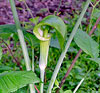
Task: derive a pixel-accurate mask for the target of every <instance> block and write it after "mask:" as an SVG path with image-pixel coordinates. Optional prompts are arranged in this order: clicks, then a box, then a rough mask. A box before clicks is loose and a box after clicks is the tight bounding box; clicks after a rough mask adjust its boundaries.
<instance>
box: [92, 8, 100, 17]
mask: <svg viewBox="0 0 100 93" xmlns="http://www.w3.org/2000/svg"><path fill="white" fill-rule="evenodd" d="M99 16H100V9H98V8H95V9H94V11H93V18H98V17H99Z"/></svg>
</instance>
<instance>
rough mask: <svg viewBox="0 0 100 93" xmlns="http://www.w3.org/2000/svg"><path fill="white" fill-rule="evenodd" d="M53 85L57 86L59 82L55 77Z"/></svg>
mask: <svg viewBox="0 0 100 93" xmlns="http://www.w3.org/2000/svg"><path fill="white" fill-rule="evenodd" d="M55 85H56V86H57V87H59V82H58V80H57V79H56V80H55Z"/></svg>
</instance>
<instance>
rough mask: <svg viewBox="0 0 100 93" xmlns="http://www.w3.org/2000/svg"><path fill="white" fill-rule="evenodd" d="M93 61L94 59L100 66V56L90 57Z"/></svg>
mask: <svg viewBox="0 0 100 93" xmlns="http://www.w3.org/2000/svg"><path fill="white" fill-rule="evenodd" d="M89 59H90V60H91V61H94V62H96V63H98V64H99V66H100V58H89Z"/></svg>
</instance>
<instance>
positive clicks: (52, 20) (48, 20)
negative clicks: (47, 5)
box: [33, 15, 66, 48]
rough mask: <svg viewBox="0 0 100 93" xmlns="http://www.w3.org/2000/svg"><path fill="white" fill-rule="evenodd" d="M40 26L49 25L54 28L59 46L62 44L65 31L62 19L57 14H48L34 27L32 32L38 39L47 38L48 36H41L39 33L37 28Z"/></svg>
mask: <svg viewBox="0 0 100 93" xmlns="http://www.w3.org/2000/svg"><path fill="white" fill-rule="evenodd" d="M41 26H50V27H52V28H54V29H55V31H56V35H57V38H58V41H59V44H60V47H61V48H62V47H63V44H64V38H65V33H66V25H65V24H64V22H63V20H62V19H61V18H60V17H58V16H54V15H49V16H47V17H45V18H44V19H43V20H42V21H41V22H40V23H39V24H38V25H36V26H35V27H34V29H33V33H34V34H35V35H36V37H37V38H38V39H40V40H48V38H43V37H42V36H41V35H40V33H39V29H40V28H41Z"/></svg>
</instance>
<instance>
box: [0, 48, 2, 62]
mask: <svg viewBox="0 0 100 93" xmlns="http://www.w3.org/2000/svg"><path fill="white" fill-rule="evenodd" d="M1 58H2V47H0V60H1Z"/></svg>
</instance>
